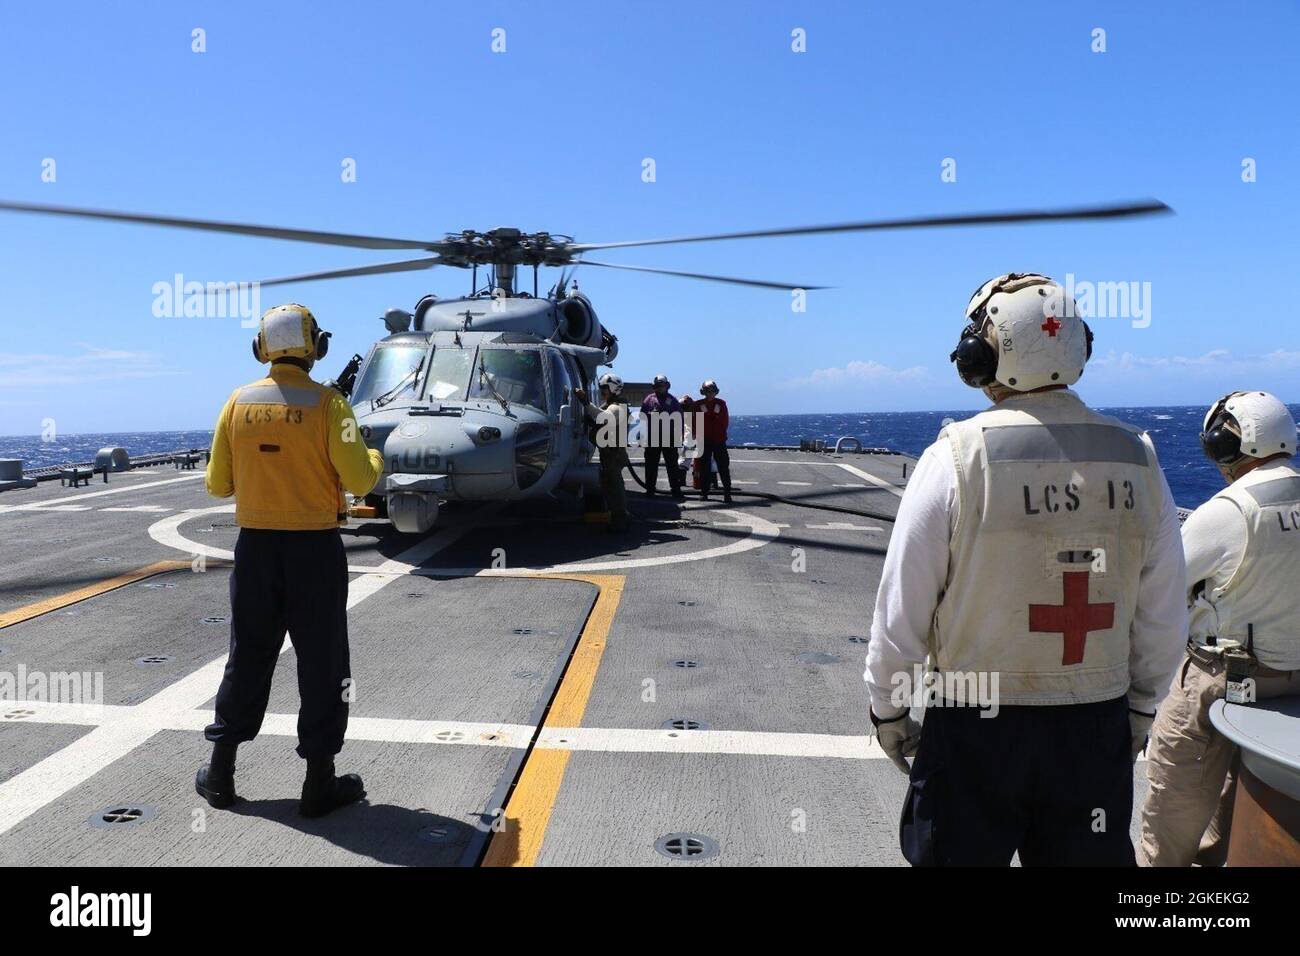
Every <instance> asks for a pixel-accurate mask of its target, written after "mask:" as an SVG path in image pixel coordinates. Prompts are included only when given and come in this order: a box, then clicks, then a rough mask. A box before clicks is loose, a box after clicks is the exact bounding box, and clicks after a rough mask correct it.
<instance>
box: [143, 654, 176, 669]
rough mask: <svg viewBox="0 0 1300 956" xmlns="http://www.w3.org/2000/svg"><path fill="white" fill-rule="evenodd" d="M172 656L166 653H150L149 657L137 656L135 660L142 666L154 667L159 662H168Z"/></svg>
mask: <svg viewBox="0 0 1300 956" xmlns="http://www.w3.org/2000/svg"><path fill="white" fill-rule="evenodd" d="M169 660H171V658H170V657H169V656H167V655H166V654H150V655H148V656H147V657H137V658H136V659H135V662H136V664H137V665H138V666H140V667H154V666H156V665H158V664H166V663H167V662H168V661H169Z"/></svg>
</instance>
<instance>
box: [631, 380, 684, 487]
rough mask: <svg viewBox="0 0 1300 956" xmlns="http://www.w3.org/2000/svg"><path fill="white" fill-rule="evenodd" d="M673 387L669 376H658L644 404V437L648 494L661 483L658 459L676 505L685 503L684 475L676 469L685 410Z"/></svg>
mask: <svg viewBox="0 0 1300 956" xmlns="http://www.w3.org/2000/svg"><path fill="white" fill-rule="evenodd" d="M671 384H672V383H671V382H669V381H668V376H667V375H656V376H655V378H654V391H653V392H651V393H650V394H649V395H647V396H646V397H645V400H644V401H643V402H642V403H641V435H642V442H643V443H644V445H645V493H646V494H647V495H654V494H655V484H656V482H658V480H659V459H660V457H661V456H662V457H663V460H664V467H665V468H667V469H668V487H669V488H670V489H671V490H672V496H673V498H674V499H676V500H677V501H684V500H686V496H685V495H684V494H682V474H681V472H680V471H679V470H678V467H677V444H678V442H679V440H680V439H681V433H682V415H681V411H682V407H681V405H680V404H679V403H678V401H677V399H675V398H673V396H672V395H671V394H670V393H669V391H668V388H669V386H670V385H671Z"/></svg>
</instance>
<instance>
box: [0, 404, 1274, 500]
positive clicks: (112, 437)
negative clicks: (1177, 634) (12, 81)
mask: <svg viewBox="0 0 1300 956" xmlns="http://www.w3.org/2000/svg"><path fill="white" fill-rule="evenodd" d="M1291 410H1292V412H1293V413H1295V414H1296V415H1297V417H1300V406H1291ZM1103 411H1105V412H1106V413H1107V414H1109V415H1114V416H1116V417H1117V418H1121V419H1123V420H1125V421H1128V422H1131V423H1133V424H1134V425H1137V426H1138V427H1139V428H1143V429H1145V430H1146V431H1147V432H1149V433H1150V434H1151V438H1152V440H1153V441H1154V442H1155V446H1156V452H1157V453H1158V454H1159V456H1160V462H1161V464H1162V465H1163V466H1164V469H1165V475H1166V477H1167V478H1168V480H1169V487H1170V489H1171V490H1172V491H1173V494H1174V500H1175V501H1177V502H1178V504H1180V505H1182V506H1183V507H1185V508H1195V507H1196V506H1197V505H1199V504H1202V503H1203V502H1205V501H1206V500H1208V499H1209V498H1210V497H1211V496H1212V495H1213V494H1214V493H1215V492H1216V491H1218V490H1219V489H1221V488H1222V487H1223V479H1222V478H1221V477H1220V476H1219V472H1218V470H1217V469H1216V468H1215V467H1214V465H1213V464H1211V463H1210V461H1208V460H1207V459H1206V458H1205V456H1204V455H1203V454H1202V453H1201V446H1200V442H1199V441H1198V440H1197V436H1198V435H1199V434H1200V431H1201V418H1202V416H1203V415H1204V414H1205V409H1203V408H1200V407H1191V406H1172V407H1162V408H1109V409H1103ZM971 414H972V413H971V412H970V411H950V412H840V413H835V414H814V415H734V416H733V417H732V419H731V429H730V434H729V438H730V441H731V445H732V447H733V448H742V447H743V446H744V445H746V444H751V445H797V444H799V442H800V441H801V440H803V439H810V440H811V439H822V440H823V441H825V442H826V443H827V444H829V445H833V444H834V443H835V440H836V439H837V438H840V437H841V436H844V435H848V436H851V437H853V438H858V439H860V440H861V441H862V443H863V444H864V445H869V446H881V447H887V448H894V449H897V450H898V451H902V452H907V453H908V454H912V455H919V454H920V453H921V452H922V451H924V450H925V448H926V446H927V445H929V444H930V443H931V442H932V441H934V438H935V436H936V435H937V434H938V433H939V429H940V428H941V427H943V423H944V421H945V420H946V419H961V418H968V417H969V416H970V415H971ZM211 438H212V432H210V431H172V432H117V433H112V434H86V435H61V436H59V438H58V440H57V441H53V442H43V441H41V439H40V437H39V436H36V435H30V436H4V435H0V458H21V459H23V461H24V465H25V467H26V468H27V469H29V470H30V469H33V468H39V467H42V466H45V465H58V464H63V463H65V462H70V461H75V462H84V461H91V460H92V459H93V458H94V457H95V452H96V451H98V450H99V449H100V448H103V447H105V446H106V445H119V446H121V447H123V448H125V449H126V450H127V451H128V452H130V453H131V454H132V455H137V456H138V455H144V454H148V453H150V452H167V451H175V450H177V449H181V448H206V447H207V446H208V443H209V442H210V441H211Z"/></svg>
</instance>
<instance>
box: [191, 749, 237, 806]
mask: <svg viewBox="0 0 1300 956" xmlns="http://www.w3.org/2000/svg"><path fill="white" fill-rule="evenodd" d="M238 746H239V745H238V744H224V743H218V744H213V745H212V760H211V761H210V762H209V763H208V765H207V766H206V767H200V768H199V772H198V773H196V774H195V775H194V790H195V792H197V793H198V795H199V796H200V797H202V798H203V799H204V800H206V801H208V806H210V807H212V808H214V809H216V810H224V809H226V807H228V806H230V805H231V804H233V803H234V802H235V800H236V799H237V797H236V796H235V751H236V749H237V748H238Z"/></svg>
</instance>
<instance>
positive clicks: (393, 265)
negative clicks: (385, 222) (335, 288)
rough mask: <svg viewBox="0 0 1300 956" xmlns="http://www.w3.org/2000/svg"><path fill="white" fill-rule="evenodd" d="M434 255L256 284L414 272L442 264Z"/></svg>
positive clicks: (269, 280)
mask: <svg viewBox="0 0 1300 956" xmlns="http://www.w3.org/2000/svg"><path fill="white" fill-rule="evenodd" d="M442 264H443V261H442V260H441V259H439V258H437V257H436V256H434V257H431V258H427V259H404V260H402V261H401V262H380V263H376V264H374V265H369V266H355V267H353V268H351V269H332V270H330V271H329V272H307V273H304V274H302V275H296V276H281V277H279V278H277V279H264V280H262V281H261V282H258V283H256V285H258V286H269V285H285V284H286V283H289V282H319V281H320V280H321V279H347V278H351V277H355V276H375V275H383V274H384V273H386V272H414V271H416V270H418V269H431V268H433V267H434V266H437V265H442Z"/></svg>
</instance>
